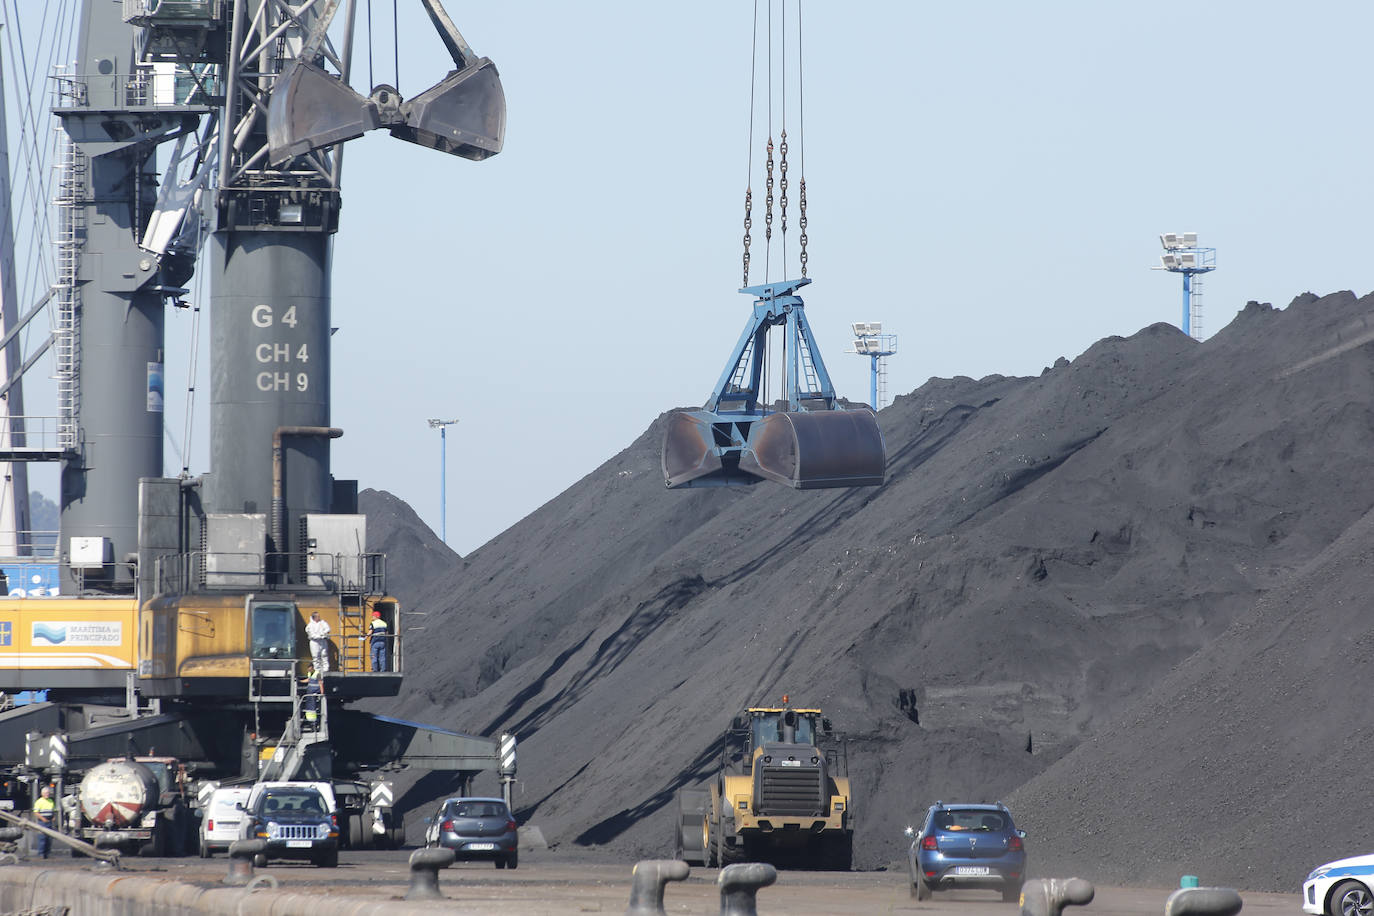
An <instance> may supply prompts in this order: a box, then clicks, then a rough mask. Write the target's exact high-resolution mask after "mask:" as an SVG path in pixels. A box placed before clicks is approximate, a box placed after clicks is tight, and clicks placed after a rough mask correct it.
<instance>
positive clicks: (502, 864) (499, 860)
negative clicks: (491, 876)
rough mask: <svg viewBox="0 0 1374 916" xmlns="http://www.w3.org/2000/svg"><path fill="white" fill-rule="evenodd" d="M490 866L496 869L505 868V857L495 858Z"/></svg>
mask: <svg viewBox="0 0 1374 916" xmlns="http://www.w3.org/2000/svg"><path fill="white" fill-rule="evenodd" d="M491 864H492V865H495V866H496V867H497V868H505V867H506V857H505V856H497V857H496V858H495V859H493V860H492V863H491Z"/></svg>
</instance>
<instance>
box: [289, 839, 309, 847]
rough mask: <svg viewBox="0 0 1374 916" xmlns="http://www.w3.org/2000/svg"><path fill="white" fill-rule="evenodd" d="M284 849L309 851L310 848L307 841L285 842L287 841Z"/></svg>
mask: <svg viewBox="0 0 1374 916" xmlns="http://www.w3.org/2000/svg"><path fill="white" fill-rule="evenodd" d="M286 848H287V849H309V848H310V841H309V840H287V841H286Z"/></svg>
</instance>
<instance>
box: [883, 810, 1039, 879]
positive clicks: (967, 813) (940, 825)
mask: <svg viewBox="0 0 1374 916" xmlns="http://www.w3.org/2000/svg"><path fill="white" fill-rule="evenodd" d="M906 835H907V836H909V837H911V853H910V856H909V862H908V865H909V867H910V869H911V896H913V897H915V898H916V899H917V900H929V899H930V895H931V893H933V892H934V891H944V890H950V889H951V888H956V887H975V888H989V889H992V890H998V891H1001V892H1002V899H1003V900H1004V901H1006V902H1008V903H1011V902H1015V901H1017V900H1020V898H1021V882H1022V881H1024V880H1025V878H1026V845H1025V842H1024V840H1025V837H1026V832H1025V831H1024V830H1017V829H1016V825H1015V824H1013V823H1012V820H1011V812H1010V811H1008V810H1007V806H1006V805H1004V804H1002V803H1001V802H998V803H997V804H995V805H946V804H945V803H944V802H936V803H935V804H934V805H932V806H931V807H930V810H928V811H927V812H926V819H925V823H924V824H923V825H922V826H921V829H920V832H917V831H916V829H915V828H913V827H908V828H906Z"/></svg>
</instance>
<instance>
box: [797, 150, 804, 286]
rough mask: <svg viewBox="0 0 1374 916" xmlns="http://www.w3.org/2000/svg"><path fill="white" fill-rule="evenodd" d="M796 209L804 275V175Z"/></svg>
mask: <svg viewBox="0 0 1374 916" xmlns="http://www.w3.org/2000/svg"><path fill="white" fill-rule="evenodd" d="M797 210H798V212H799V213H800V215H799V216H798V217H797V226H798V228H800V229H801V238H800V239H798V241H799V242H801V271H802V276H803V277H804V276H806V176H805V175H803V176H802V180H801V199H800V200H799V201H798V202H797Z"/></svg>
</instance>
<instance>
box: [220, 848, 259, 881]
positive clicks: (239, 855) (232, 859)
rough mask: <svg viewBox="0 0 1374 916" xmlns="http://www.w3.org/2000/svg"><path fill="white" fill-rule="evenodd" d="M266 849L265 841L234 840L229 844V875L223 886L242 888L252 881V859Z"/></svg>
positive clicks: (225, 878) (225, 877)
mask: <svg viewBox="0 0 1374 916" xmlns="http://www.w3.org/2000/svg"><path fill="white" fill-rule="evenodd" d="M266 848H267V841H266V840H235V841H234V842H232V843H230V844H229V874H227V875H225V876H224V881H223V882H221V883H223V884H228V885H230V886H231V887H243V886H244V885H245V884H247V883H248V882H249V881H252V880H253V857H254V856H258V855H261V854H262V851H263V850H264V849H266Z"/></svg>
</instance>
